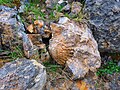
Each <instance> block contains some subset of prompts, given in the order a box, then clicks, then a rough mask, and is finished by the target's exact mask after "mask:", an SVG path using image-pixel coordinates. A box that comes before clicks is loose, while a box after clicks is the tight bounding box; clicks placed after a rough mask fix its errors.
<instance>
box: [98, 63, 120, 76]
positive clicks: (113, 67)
mask: <svg viewBox="0 0 120 90" xmlns="http://www.w3.org/2000/svg"><path fill="white" fill-rule="evenodd" d="M115 72H116V73H118V72H120V66H118V65H117V62H116V61H110V62H108V63H107V64H106V65H104V66H102V67H101V68H100V69H98V71H97V75H98V76H103V75H106V74H113V73H115Z"/></svg>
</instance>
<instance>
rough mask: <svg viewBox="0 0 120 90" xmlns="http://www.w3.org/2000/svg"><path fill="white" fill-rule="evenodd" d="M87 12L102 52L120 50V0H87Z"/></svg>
mask: <svg viewBox="0 0 120 90" xmlns="http://www.w3.org/2000/svg"><path fill="white" fill-rule="evenodd" d="M85 13H87V14H88V17H89V18H88V21H89V23H90V27H91V30H93V34H94V37H95V39H96V40H97V42H98V46H99V50H100V51H101V52H120V42H119V41H120V24H119V23H120V2H119V0H86V8H85Z"/></svg>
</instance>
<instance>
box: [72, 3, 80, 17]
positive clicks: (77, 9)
mask: <svg viewBox="0 0 120 90" xmlns="http://www.w3.org/2000/svg"><path fill="white" fill-rule="evenodd" d="M81 9H82V4H81V3H80V2H73V3H72V7H71V13H72V14H75V15H77V14H78V13H79V12H80V11H81Z"/></svg>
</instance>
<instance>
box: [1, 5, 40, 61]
mask: <svg viewBox="0 0 120 90" xmlns="http://www.w3.org/2000/svg"><path fill="white" fill-rule="evenodd" d="M0 10H1V11H0V41H1V42H0V48H1V50H2V49H3V50H11V51H13V50H15V48H16V46H23V49H24V54H25V56H26V57H27V58H31V59H37V60H38V59H39V53H38V49H39V48H38V47H37V45H36V43H39V44H40V42H39V41H40V39H41V38H40V39H39V37H41V35H37V36H38V37H37V36H36V37H37V39H39V40H38V41H36V42H32V40H31V38H30V37H29V35H27V34H26V33H25V32H24V31H25V28H24V25H23V24H22V23H21V22H20V17H19V16H18V15H17V11H16V10H15V9H13V8H9V7H5V6H0ZM35 45H36V46H35Z"/></svg>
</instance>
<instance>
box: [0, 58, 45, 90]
mask: <svg viewBox="0 0 120 90" xmlns="http://www.w3.org/2000/svg"><path fill="white" fill-rule="evenodd" d="M46 78H47V75H46V70H45V67H44V66H43V65H41V64H40V63H38V62H37V61H36V60H27V59H19V60H16V61H13V62H10V63H7V64H5V65H4V66H3V67H2V68H0V90H42V89H43V87H44V85H45V83H46Z"/></svg>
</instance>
